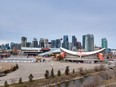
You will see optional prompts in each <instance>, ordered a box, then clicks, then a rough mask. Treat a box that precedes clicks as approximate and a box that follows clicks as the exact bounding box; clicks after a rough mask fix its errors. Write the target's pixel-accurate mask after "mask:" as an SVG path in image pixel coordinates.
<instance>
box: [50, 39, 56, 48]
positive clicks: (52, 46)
mask: <svg viewBox="0 0 116 87" xmlns="http://www.w3.org/2000/svg"><path fill="white" fill-rule="evenodd" d="M51 48H56V40H51Z"/></svg>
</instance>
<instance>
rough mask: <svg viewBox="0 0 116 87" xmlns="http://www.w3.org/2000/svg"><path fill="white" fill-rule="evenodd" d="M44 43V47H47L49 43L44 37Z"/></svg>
mask: <svg viewBox="0 0 116 87" xmlns="http://www.w3.org/2000/svg"><path fill="white" fill-rule="evenodd" d="M44 44H45V47H46V48H47V47H48V44H49V41H48V39H45V40H44Z"/></svg>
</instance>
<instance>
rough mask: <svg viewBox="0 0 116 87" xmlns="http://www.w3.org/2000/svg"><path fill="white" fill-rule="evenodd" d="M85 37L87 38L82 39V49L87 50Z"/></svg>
mask: <svg viewBox="0 0 116 87" xmlns="http://www.w3.org/2000/svg"><path fill="white" fill-rule="evenodd" d="M85 36H86V35H83V37H82V44H83V46H82V48H83V49H85Z"/></svg>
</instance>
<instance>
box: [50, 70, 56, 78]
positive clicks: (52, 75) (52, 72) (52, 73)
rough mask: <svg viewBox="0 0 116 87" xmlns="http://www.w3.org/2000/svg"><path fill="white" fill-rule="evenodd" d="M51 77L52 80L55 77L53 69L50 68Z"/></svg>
mask: <svg viewBox="0 0 116 87" xmlns="http://www.w3.org/2000/svg"><path fill="white" fill-rule="evenodd" d="M51 77H52V78H54V77H55V76H54V69H53V68H52V70H51Z"/></svg>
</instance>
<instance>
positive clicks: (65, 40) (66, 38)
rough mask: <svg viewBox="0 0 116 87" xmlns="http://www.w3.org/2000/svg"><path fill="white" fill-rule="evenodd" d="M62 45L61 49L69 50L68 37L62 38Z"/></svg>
mask: <svg viewBox="0 0 116 87" xmlns="http://www.w3.org/2000/svg"><path fill="white" fill-rule="evenodd" d="M62 45H63V46H62V47H64V48H66V49H69V41H68V35H64V36H63V44H62Z"/></svg>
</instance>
